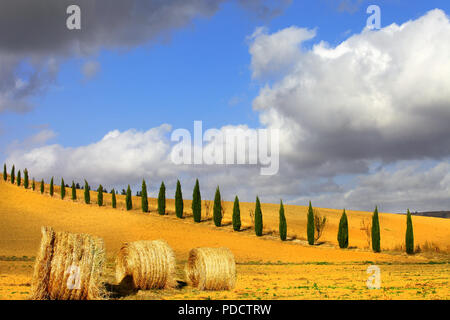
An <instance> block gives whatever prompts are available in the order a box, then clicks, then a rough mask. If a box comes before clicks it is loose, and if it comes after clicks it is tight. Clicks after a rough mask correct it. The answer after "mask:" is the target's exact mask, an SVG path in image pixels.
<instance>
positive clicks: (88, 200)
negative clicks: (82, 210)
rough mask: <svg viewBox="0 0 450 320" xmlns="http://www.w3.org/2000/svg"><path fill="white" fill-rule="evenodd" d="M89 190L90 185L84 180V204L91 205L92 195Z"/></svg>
mask: <svg viewBox="0 0 450 320" xmlns="http://www.w3.org/2000/svg"><path fill="white" fill-rule="evenodd" d="M89 190H90V187H89V184H88V182H87V181H86V180H84V202H85V203H86V204H90V203H91V193H90V192H89Z"/></svg>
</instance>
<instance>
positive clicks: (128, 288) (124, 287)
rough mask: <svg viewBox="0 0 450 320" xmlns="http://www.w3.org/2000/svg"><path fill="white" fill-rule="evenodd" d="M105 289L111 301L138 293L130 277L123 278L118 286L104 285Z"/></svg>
mask: <svg viewBox="0 0 450 320" xmlns="http://www.w3.org/2000/svg"><path fill="white" fill-rule="evenodd" d="M105 288H106V290H107V291H108V295H109V297H110V298H112V299H119V298H123V297H126V296H129V295H132V294H135V293H137V292H138V289H137V288H136V287H135V286H134V283H133V277H132V276H131V275H127V276H125V277H124V278H123V279H122V281H121V282H120V283H119V284H112V283H105Z"/></svg>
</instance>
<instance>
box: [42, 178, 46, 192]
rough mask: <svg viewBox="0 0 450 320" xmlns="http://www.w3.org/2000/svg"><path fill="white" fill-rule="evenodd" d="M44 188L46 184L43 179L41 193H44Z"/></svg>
mask: <svg viewBox="0 0 450 320" xmlns="http://www.w3.org/2000/svg"><path fill="white" fill-rule="evenodd" d="M44 188H45V185H44V179H42V180H41V194H43V193H44Z"/></svg>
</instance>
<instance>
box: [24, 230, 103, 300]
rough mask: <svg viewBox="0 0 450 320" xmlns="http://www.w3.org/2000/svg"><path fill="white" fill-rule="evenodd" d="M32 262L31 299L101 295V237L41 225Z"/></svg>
mask: <svg viewBox="0 0 450 320" xmlns="http://www.w3.org/2000/svg"><path fill="white" fill-rule="evenodd" d="M41 232H42V239H41V245H40V248H39V252H38V255H37V258H36V262H35V268H34V274H33V280H32V290H31V292H32V293H31V296H30V298H31V299H33V300H43V299H51V300H98V299H102V298H104V296H105V292H104V289H103V284H102V281H101V276H102V270H103V265H104V261H105V252H104V249H103V240H102V239H100V238H97V237H92V236H90V235H87V234H73V233H68V232H55V231H54V230H53V229H52V228H50V227H42V229H41Z"/></svg>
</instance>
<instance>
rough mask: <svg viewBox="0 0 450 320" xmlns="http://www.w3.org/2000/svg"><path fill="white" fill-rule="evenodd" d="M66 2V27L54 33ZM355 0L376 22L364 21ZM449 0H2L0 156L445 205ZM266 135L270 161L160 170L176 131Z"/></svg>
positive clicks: (228, 186) (98, 179) (319, 196)
mask: <svg viewBox="0 0 450 320" xmlns="http://www.w3.org/2000/svg"><path fill="white" fill-rule="evenodd" d="M71 4H77V5H78V6H79V7H80V10H81V14H80V16H81V30H68V29H67V27H66V19H67V17H68V16H69V15H68V14H67V13H66V8H67V7H68V6H69V5H71ZM370 5H378V6H379V7H380V17H381V29H380V30H369V29H368V28H367V27H366V21H367V19H368V18H369V16H370V14H368V13H367V12H366V9H367V8H368V7H369V6H370ZM449 14H450V3H449V2H448V1H445V0H440V1H438V0H434V1H433V0H430V1H402V0H391V1H387V0H386V1H364V0H319V1H306V0H297V1H296V0H293V1H288V0H284V1H269V0H247V1H245V0H233V1H226V0H213V1H206V0H205V1H202V0H183V1H182V0H174V1H140V0H123V1H120V2H117V1H112V0H110V1H98V0H97V1H94V0H84V1H65V0H64V1H63V0H58V1H56V0H47V1H39V2H32V1H26V0H5V1H2V2H1V4H0V157H1V160H3V162H4V163H6V165H7V167H8V171H9V170H10V167H11V166H12V164H15V166H16V168H17V169H22V170H23V168H27V169H28V170H29V171H30V174H31V176H33V177H35V178H36V179H39V180H40V179H41V178H44V179H45V180H49V179H50V178H51V177H52V176H54V177H55V178H56V179H57V181H58V179H60V178H61V177H64V179H65V181H71V180H75V181H78V182H82V181H83V179H87V180H88V181H89V183H90V184H92V186H93V187H94V188H96V186H98V184H100V183H101V184H102V185H103V186H104V187H106V188H107V189H108V190H110V189H111V188H113V187H114V188H116V189H122V188H125V187H126V185H128V184H130V185H131V186H132V188H133V190H134V191H138V190H139V185H140V183H141V181H142V179H143V178H144V179H145V180H146V181H147V186H148V187H149V194H150V195H151V196H155V195H157V192H158V188H159V185H160V183H161V181H163V180H164V182H165V184H166V187H167V193H168V195H167V196H168V197H171V194H172V193H174V191H175V184H176V180H177V179H180V181H181V184H182V187H183V192H184V197H185V198H187V199H189V198H191V194H192V188H193V185H194V182H195V179H196V178H198V179H199V181H200V186H201V189H202V191H203V192H202V197H203V198H204V199H212V198H213V193H214V190H215V187H216V186H217V185H220V188H221V191H222V195H223V197H224V198H225V200H233V199H234V196H235V195H238V196H239V198H240V200H241V201H254V199H255V197H256V195H258V196H259V197H260V199H261V201H262V202H278V201H280V199H283V201H284V202H285V203H290V204H300V205H307V204H308V201H310V200H311V201H312V203H313V205H314V206H317V207H329V208H344V207H345V208H347V209H354V210H368V211H371V210H373V208H374V207H375V205H378V207H379V209H380V210H381V211H385V212H405V211H406V209H407V208H409V209H410V210H412V211H431V210H450V170H449V169H450V162H449V159H450V126H449V125H448V124H449V123H450V21H449ZM194 121H202V123H203V129H204V130H206V129H208V128H216V129H218V130H220V131H224V130H236V129H238V128H244V129H247V128H249V129H278V130H280V145H279V152H280V154H279V162H280V163H279V171H278V173H277V174H275V175H272V176H263V175H261V174H260V170H259V169H260V168H259V167H258V166H250V165H239V166H238V165H175V164H174V163H173V162H171V157H170V154H171V151H172V150H173V148H174V145H175V143H174V142H172V141H170V135H171V132H173V130H175V129H178V128H185V129H187V130H189V131H191V132H192V131H193V127H194Z"/></svg>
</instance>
